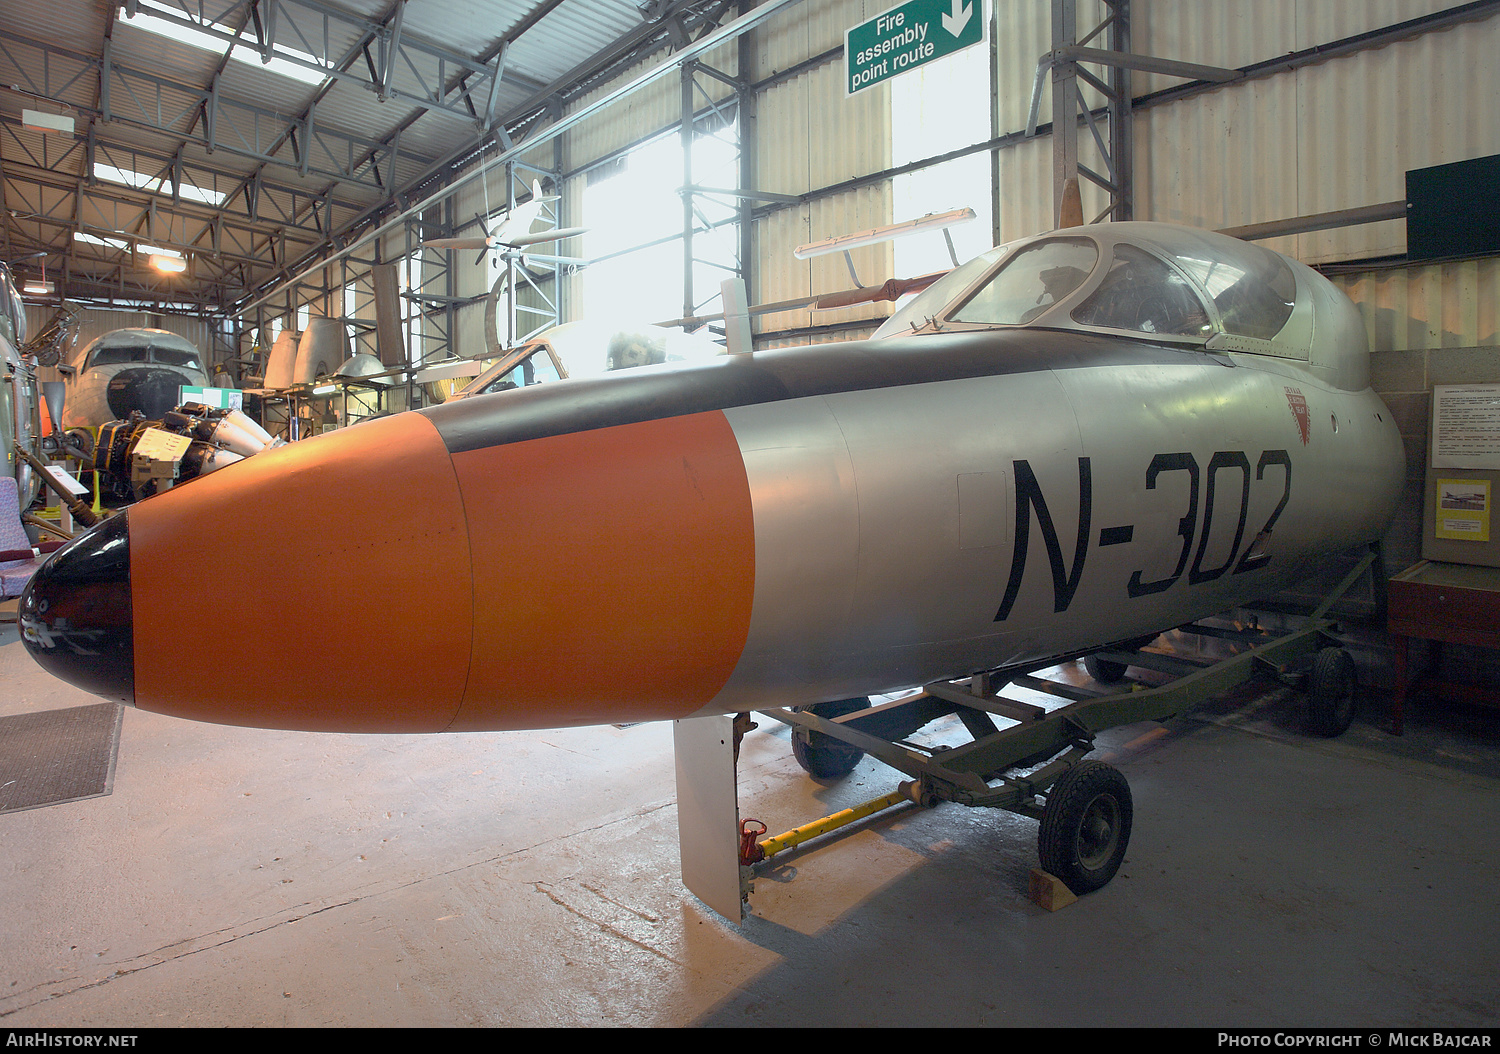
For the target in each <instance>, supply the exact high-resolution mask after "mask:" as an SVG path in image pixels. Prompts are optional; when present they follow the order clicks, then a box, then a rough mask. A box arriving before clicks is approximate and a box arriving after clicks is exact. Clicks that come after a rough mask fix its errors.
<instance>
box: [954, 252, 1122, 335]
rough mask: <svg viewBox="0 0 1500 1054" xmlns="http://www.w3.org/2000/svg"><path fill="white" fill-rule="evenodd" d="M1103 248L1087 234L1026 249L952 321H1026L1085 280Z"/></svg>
mask: <svg viewBox="0 0 1500 1054" xmlns="http://www.w3.org/2000/svg"><path fill="white" fill-rule="evenodd" d="M1098 261H1099V250H1098V249H1097V248H1095V246H1094V243H1093V242H1092V241H1089V240H1087V239H1084V238H1054V239H1052V240H1050V241H1045V242H1041V243H1040V244H1037V245H1033V246H1031V247H1030V248H1027V249H1023V250H1022V251H1021V252H1018V253H1017V254H1016V255H1015V256H1013V257H1011V259H1010V261H1009V262H1008V263H1007V264H1006V265H1005V266H1004V267H1002V268H1001V269H1000V270H999V271H997V272H995V275H994V277H993V278H991V279H990V280H989V281H988V282H987V283H985V285H984V286H983V287H982V288H980V289H979V290H978V291H977V292H976V293H974V295H973V296H971V297H969V299H968V300H967V301H965V302H964V303H963V304H962V305H961V306H960V307H959V308H958V310H956V311H954V312H952V313H950V314H949V316H948V317H949V320H950V321H953V322H975V323H981V324H987V325H1001V326H1024V325H1026V324H1027V323H1028V322H1031V321H1032V320H1033V319H1036V318H1038V317H1039V316H1041V315H1042V314H1044V313H1045V312H1046V311H1047V309H1048V308H1050V307H1052V306H1053V305H1054V304H1056V303H1058V302H1059V301H1061V300H1063V299H1065V298H1066V297H1067V296H1068V294H1070V293H1072V292H1073V290H1075V289H1077V288H1078V287H1079V286H1080V285H1082V284H1083V283H1084V281H1085V280H1087V278H1088V276H1089V273H1090V272H1091V271H1093V269H1094V265H1095V264H1096V263H1098Z"/></svg>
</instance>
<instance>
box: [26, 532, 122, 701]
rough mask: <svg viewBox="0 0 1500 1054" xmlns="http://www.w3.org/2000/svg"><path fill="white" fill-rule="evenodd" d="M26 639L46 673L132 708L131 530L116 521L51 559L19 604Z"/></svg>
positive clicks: (67, 546) (75, 541) (84, 535)
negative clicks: (130, 705)
mask: <svg viewBox="0 0 1500 1054" xmlns="http://www.w3.org/2000/svg"><path fill="white" fill-rule="evenodd" d="M20 623H21V637H22V639H23V640H24V641H25V643H26V648H27V650H28V651H30V652H31V655H32V657H33V658H34V659H36V661H37V662H39V663H41V665H42V666H44V667H45V668H46V670H47V672H48V673H51V674H52V675H53V676H54V677H60V678H62V679H63V680H65V681H67V682H68V683H69V684H73V685H77V686H78V687H79V688H82V689H83V690H84V691H86V692H92V693H93V694H94V695H99V696H103V697H104V698H106V699H112V700H114V701H115V702H120V703H126V704H133V703H134V702H135V648H134V634H133V631H132V627H131V610H130V524H129V521H128V514H126V513H121V514H118V515H116V516H112V517H110V518H109V519H107V520H105V521H104V522H103V523H100V524H98V525H97V526H95V527H94V528H93V529H92V530H90V531H89V532H88V533H87V534H83V535H80V536H79V537H77V538H75V539H73V541H71V542H69V543H68V544H67V545H65V546H64V547H63V548H61V549H59V550H58V551H57V552H56V553H54V554H53V555H52V559H50V560H48V561H47V562H46V563H45V564H44V565H43V566H42V569H41V570H40V571H38V572H37V573H36V574H35V575H33V576H32V579H31V581H30V582H29V583H27V586H26V590H25V592H24V593H22V595H21V603H20Z"/></svg>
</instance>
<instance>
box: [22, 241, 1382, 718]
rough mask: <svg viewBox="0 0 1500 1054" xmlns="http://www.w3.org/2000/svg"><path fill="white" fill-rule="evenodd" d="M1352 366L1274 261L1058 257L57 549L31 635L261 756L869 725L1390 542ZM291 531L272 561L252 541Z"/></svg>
mask: <svg viewBox="0 0 1500 1054" xmlns="http://www.w3.org/2000/svg"><path fill="white" fill-rule="evenodd" d="M1368 360H1369V355H1368V350H1367V347H1366V342H1365V335H1364V331H1363V328H1362V326H1361V324H1360V320H1359V318H1358V316H1357V314H1356V312H1355V309H1354V307H1353V305H1351V304H1350V303H1349V302H1348V300H1347V299H1344V298H1343V297H1342V296H1341V295H1340V294H1339V293H1338V292H1337V291H1336V290H1334V289H1333V287H1332V286H1331V285H1330V284H1329V283H1328V282H1327V281H1326V280H1325V279H1323V278H1322V277H1321V276H1320V275H1318V274H1316V273H1315V272H1313V271H1311V270H1310V269H1308V268H1305V267H1302V266H1301V265H1299V264H1295V263H1294V262H1292V261H1290V260H1287V259H1286V258H1285V257H1281V256H1278V255H1277V254H1274V253H1270V252H1267V251H1266V250H1263V249H1259V248H1256V247H1254V246H1250V245H1246V244H1245V243H1241V242H1236V241H1233V240H1232V239H1227V238H1223V237H1221V236H1217V235H1212V234H1208V233H1205V232H1201V231H1193V230H1189V229H1186V228H1177V227H1169V226H1165V225H1159V224H1134V223H1121V224H1108V225H1103V226H1097V227H1089V228H1075V229H1071V230H1067V231H1059V232H1055V233H1054V234H1051V235H1044V236H1042V237H1039V238H1036V239H1031V240H1028V241H1025V242H1020V243H1016V244H1014V245H1010V246H1004V247H1001V248H999V249H996V250H994V251H992V252H991V253H989V254H986V255H985V256H983V257H980V258H979V259H977V260H975V261H972V262H971V263H969V264H966V265H964V266H963V267H961V268H959V269H957V270H956V271H954V272H952V273H951V274H949V275H948V276H946V277H945V278H943V279H941V280H940V281H938V282H937V283H936V284H934V285H933V286H932V287H930V288H929V289H927V290H926V291H925V292H923V293H922V294H920V295H919V296H918V297H917V298H916V299H915V300H913V301H912V302H911V303H909V304H907V305H906V306H904V307H903V308H902V309H901V310H899V311H898V312H897V314H896V315H895V316H894V317H893V318H892V319H891V320H890V321H889V322H888V323H887V324H886V325H885V326H883V327H882V328H881V330H880V331H879V332H878V333H877V334H876V336H875V337H874V338H873V339H870V340H865V341H856V342H847V343H836V344H831V345H824V346H820V347H809V348H789V349H784V350H777V351H766V352H759V353H755V354H750V355H737V356H728V357H724V358H720V359H717V360H714V361H712V362H708V363H682V364H673V363H667V364H664V365H660V366H648V367H642V368H639V369H631V370H621V371H618V372H615V373H608V374H605V375H603V376H598V377H587V378H574V379H571V380H559V381H555V382H551V383H543V384H527V385H525V386H523V387H519V388H515V389H511V390H507V391H498V392H495V393H493V394H488V395H479V396H475V397H472V398H464V399H459V400H453V401H450V402H449V403H446V404H444V405H442V406H438V407H433V408H430V409H427V410H422V411H418V412H415V413H408V414H400V415H397V416H395V417H391V418H386V419H383V420H377V421H374V422H370V423H368V424H364V425H361V426H359V427H357V428H350V429H345V430H340V431H338V432H335V433H332V434H330V435H327V436H320V437H318V438H316V439H312V440H305V441H303V442H299V443H295V444H291V445H290V446H287V447H283V448H280V449H276V450H271V451H267V452H265V453H263V454H258V455H257V456H256V457H254V458H250V459H247V460H246V461H244V462H242V463H240V464H236V465H233V466H230V467H229V468H227V469H225V470H224V471H221V472H216V473H214V474H213V475H212V476H209V477H205V478H203V479H199V480H195V481H193V482H192V483H191V484H188V485H185V486H182V487H177V488H173V489H172V490H171V491H168V492H167V493H165V494H162V495H159V496H157V497H153V498H151V499H148V500H147V501H144V502H141V503H139V504H138V505H136V506H134V507H133V508H132V509H131V510H130V511H129V512H128V513H127V514H125V515H122V516H117V517H114V518H112V519H110V520H108V521H106V522H105V523H104V524H102V525H101V526H100V527H99V528H97V529H96V530H94V531H93V532H91V533H90V534H89V535H87V536H85V537H84V538H83V539H80V540H79V541H76V542H75V543H73V545H72V546H70V547H69V548H67V549H64V550H62V551H60V552H59V553H58V554H57V555H56V556H55V557H54V558H53V560H52V562H51V563H49V565H48V566H47V567H46V568H44V569H43V571H42V572H40V573H39V574H38V576H37V577H36V578H35V579H34V580H33V585H32V587H31V591H30V592H29V593H28V594H27V597H26V598H24V599H23V601H22V605H21V621H22V625H23V629H24V634H25V637H26V640H27V643H28V647H30V649H31V650H32V652H33V654H34V655H35V656H36V658H37V659H38V661H40V662H42V663H43V664H44V665H45V666H47V667H48V668H49V669H51V670H53V671H54V672H55V673H57V674H58V675H59V676H62V677H64V678H66V679H69V680H71V681H74V682H75V683H78V684H80V685H82V686H84V687H87V688H88V689H89V690H91V691H95V692H97V693H99V694H101V695H105V696H107V697H110V698H116V699H120V700H121V701H124V702H127V703H132V704H134V705H137V706H140V707H142V708H145V709H152V710H159V711H162V712H165V713H172V714H178V715H180V716H185V717H192V718H197V719H200V720H210V721H220V722H224V723H229V724H244V725H258V726H265V727H276V728H306V729H320V730H333V731H362V732H385V731H391V732H394V731H444V730H453V731H458V730H481V729H505V728H537V727H555V726H560V725H576V724H589V723H598V722H606V721H629V720H650V719H662V718H676V717H685V716H689V715H694V714H710V713H729V712H737V711H742V710H752V709H756V708H761V707H766V706H772V705H777V704H788V705H807V704H812V703H818V702H824V701H830V700H836V699H845V698H850V697H855V696H862V695H869V694H875V693H881V692H889V691H893V690H896V689H900V688H906V687H911V686H915V685H921V684H925V683H930V682H935V681H939V680H943V679H949V678H956V677H962V676H965V675H968V674H971V673H975V672H979V671H987V670H996V669H1000V668H1004V667H1007V666H1014V665H1017V664H1027V663H1033V662H1037V661H1039V660H1044V659H1048V658H1053V657H1061V656H1070V655H1077V654H1081V653H1084V652H1087V651H1090V650H1092V649H1096V648H1099V647H1101V646H1104V645H1108V644H1112V643H1115V642H1119V641H1124V640H1129V639H1131V638H1134V637H1139V636H1144V635H1147V634H1153V633H1156V632H1158V631H1161V630H1165V629H1168V628H1170V627H1173V626H1176V625H1180V624H1183V623H1186V622H1189V621H1191V620H1193V619H1196V618H1199V617H1202V616H1205V615H1209V614H1212V613H1215V612H1219V611H1223V610H1225V609H1228V608H1231V607H1234V606H1236V605H1239V604H1243V603H1246V602H1248V601H1251V600H1253V599H1255V598H1258V597H1264V596H1268V595H1270V594H1273V593H1275V592H1277V591H1278V590H1280V589H1281V588H1282V587H1283V586H1285V585H1286V584H1287V583H1289V582H1292V581H1294V580H1296V579H1297V578H1299V577H1300V576H1302V575H1304V574H1305V573H1306V572H1307V571H1308V570H1309V568H1310V567H1312V566H1313V565H1315V564H1316V563H1317V562H1318V561H1319V560H1321V559H1323V558H1325V556H1326V555H1327V554H1329V553H1330V552H1334V551H1337V550H1342V549H1346V548H1350V547H1354V546H1358V545H1362V544H1365V543H1368V542H1372V541H1375V540H1377V539H1378V538H1379V537H1380V536H1381V535H1382V533H1383V532H1384V530H1385V529H1386V526H1387V524H1388V523H1389V521H1390V518H1391V516H1392V514H1393V512H1394V509H1395V504H1396V500H1397V497H1398V494H1399V492H1400V490H1401V486H1402V480H1403V476H1404V468H1405V463H1404V457H1403V454H1402V449H1401V442H1400V438H1399V436H1398V434H1397V430H1396V427H1395V424H1394V422H1393V421H1392V419H1391V415H1390V413H1389V411H1388V410H1387V409H1386V408H1385V406H1384V405H1383V404H1382V403H1381V401H1380V399H1379V398H1378V396H1376V395H1375V394H1374V393H1373V392H1372V391H1371V390H1370V385H1369V361H1368ZM351 510H358V513H359V515H357V516H356V517H354V518H351V516H350V513H351ZM291 519H294V520H295V522H296V523H297V524H298V525H299V537H300V538H302V539H304V545H303V548H302V549H301V550H300V551H298V552H296V553H294V554H289V553H288V552H287V551H286V550H285V548H284V542H283V535H282V534H281V533H280V532H273V531H267V530H265V525H266V524H268V523H275V522H286V521H288V520H291ZM293 566H295V571H296V574H295V580H296V582H297V583H298V589H299V596H298V597H297V601H296V603H293V604H288V603H287V602H286V601H287V597H286V590H285V588H284V583H285V582H286V581H287V580H288V577H287V573H286V572H287V571H288V570H290V569H291V568H292V567H293ZM226 578H232V579H233V580H234V581H236V582H238V583H239V590H238V593H237V601H236V610H237V612H238V613H239V615H240V618H239V619H238V620H237V623H236V626H235V627H233V628H230V629H227V630H225V631H224V632H222V633H220V634H219V635H218V636H217V637H216V640H215V647H214V648H213V649H203V648H201V647H199V646H198V642H197V640H196V638H195V637H194V635H193V634H190V633H184V632H183V631H182V628H181V625H180V611H181V598H182V597H183V596H185V595H192V592H193V591H194V590H195V589H197V588H199V584H200V583H201V582H203V581H222V580H226ZM329 627H337V629H338V632H336V633H333V634H330V633H329V632H328V628H329ZM210 651H211V655H210V654H209V652H210Z"/></svg>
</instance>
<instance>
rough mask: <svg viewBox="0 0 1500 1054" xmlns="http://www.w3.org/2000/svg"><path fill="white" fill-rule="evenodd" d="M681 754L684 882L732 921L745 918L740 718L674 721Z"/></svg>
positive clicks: (679, 804)
mask: <svg viewBox="0 0 1500 1054" xmlns="http://www.w3.org/2000/svg"><path fill="white" fill-rule="evenodd" d="M672 738H673V744H674V747H675V749H676V753H677V838H678V843H679V845H680V846H681V850H682V883H683V885H685V886H687V888H688V889H689V890H690V891H691V892H692V893H693V894H694V895H695V896H696V897H697V898H698V899H699V900H701V901H703V903H705V904H707V905H708V906H709V907H710V908H712V909H713V910H714V911H717V912H718V913H719V914H720V915H723V916H724V917H725V918H726V919H730V920H731V921H733V922H739V921H741V920H742V919H743V918H744V905H745V900H744V895H743V893H742V892H741V886H740V850H739V831H740V806H739V795H738V790H737V788H736V786H735V773H734V716H733V715H732V714H724V715H721V716H714V717H694V718H689V719H687V720H684V721H673V722H672Z"/></svg>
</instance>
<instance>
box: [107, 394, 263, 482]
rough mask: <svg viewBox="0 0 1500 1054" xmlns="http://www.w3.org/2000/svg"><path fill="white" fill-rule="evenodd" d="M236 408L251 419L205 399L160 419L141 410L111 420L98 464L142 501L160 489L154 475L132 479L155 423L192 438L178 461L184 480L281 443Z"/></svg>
mask: <svg viewBox="0 0 1500 1054" xmlns="http://www.w3.org/2000/svg"><path fill="white" fill-rule="evenodd" d="M236 414H238V416H239V417H240V418H244V419H245V420H246V421H247V422H248V421H249V418H245V415H244V414H240V413H239V411H236V410H223V409H217V408H211V407H207V406H204V405H203V404H202V403H184V404H183V405H181V406H179V407H177V409H175V410H171V411H169V412H167V413H166V414H163V415H162V417H161V419H160V420H155V421H152V420H147V419H146V417H145V416H144V415H142V414H140V413H135V414H132V415H131V416H130V417H129V418H128V419H126V420H123V421H111V422H110V423H109V424H107V425H104V426H103V427H101V428H100V429H99V442H98V446H97V454H96V459H95V466H96V468H97V469H98V471H99V473H100V475H101V478H102V480H103V483H104V485H105V486H107V487H109V488H110V492H111V493H112V494H114V495H115V496H116V497H117V498H120V499H125V500H137V501H138V500H140V499H142V498H146V497H150V496H151V495H152V494H154V493H156V491H157V486H156V484H155V482H154V481H147V482H145V483H138V482H133V481H132V467H133V456H134V454H135V450H136V447H137V445H139V443H140V441H141V438H142V436H143V435H144V434H145V432H146V430H147V429H149V428H158V429H161V430H162V431H165V432H171V433H173V434H174V435H181V436H189V437H191V438H192V440H193V442H192V444H191V445H190V446H189V447H188V449H187V451H186V452H185V453H184V454H183V455H182V458H181V461H180V462H179V464H178V473H177V482H178V483H184V482H186V481H188V480H192V479H197V478H198V477H199V476H204V475H208V474H209V473H211V472H216V471H218V470H219V469H222V468H225V467H227V466H229V465H233V464H235V463H237V462H240V461H243V460H245V459H246V458H248V457H251V456H253V455H255V454H258V453H260V452H261V451H263V450H267V449H269V448H271V447H272V446H274V445H276V443H275V441H273V440H265V441H263V440H261V439H260V438H259V437H258V436H256V435H254V434H252V433H251V431H250V430H248V429H244V428H241V427H240V426H239V425H238V424H237V423H236V418H235V416H234V415H236ZM250 423H251V424H253V422H250ZM257 428H258V426H257Z"/></svg>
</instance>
